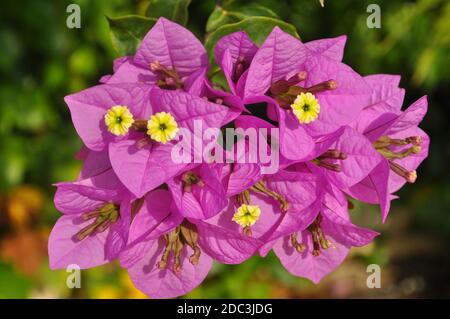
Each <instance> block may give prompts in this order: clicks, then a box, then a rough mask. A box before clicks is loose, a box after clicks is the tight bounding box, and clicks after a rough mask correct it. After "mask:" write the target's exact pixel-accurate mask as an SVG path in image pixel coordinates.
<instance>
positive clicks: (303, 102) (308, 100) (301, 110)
mask: <svg viewBox="0 0 450 319" xmlns="http://www.w3.org/2000/svg"><path fill="white" fill-rule="evenodd" d="M291 108H292V110H293V111H294V114H295V116H296V117H297V119H298V121H299V122H300V123H302V124H309V123H311V122H314V121H315V120H317V118H318V117H319V113H320V104H319V101H318V100H317V98H316V97H315V96H314V94H311V93H300V94H299V95H297V98H296V99H295V100H294V103H292V104H291Z"/></svg>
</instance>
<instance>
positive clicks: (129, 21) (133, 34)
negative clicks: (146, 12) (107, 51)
mask: <svg viewBox="0 0 450 319" xmlns="http://www.w3.org/2000/svg"><path fill="white" fill-rule="evenodd" d="M106 18H107V19H108V22H109V27H110V33H111V41H112V44H113V47H114V49H115V50H116V51H117V52H118V53H119V54H120V55H130V54H134V53H135V52H136V49H137V47H138V46H139V43H140V42H141V40H142V39H143V38H144V36H145V35H146V34H147V32H148V31H149V30H150V28H151V27H153V25H154V24H155V23H156V19H154V18H148V17H143V16H137V15H127V16H123V17H119V18H110V17H106Z"/></svg>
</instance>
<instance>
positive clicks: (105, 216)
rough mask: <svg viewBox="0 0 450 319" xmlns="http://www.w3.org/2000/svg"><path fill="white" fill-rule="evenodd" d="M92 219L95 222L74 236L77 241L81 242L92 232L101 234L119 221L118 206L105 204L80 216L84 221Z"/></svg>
mask: <svg viewBox="0 0 450 319" xmlns="http://www.w3.org/2000/svg"><path fill="white" fill-rule="evenodd" d="M94 218H95V220H94V222H93V223H91V224H90V225H88V226H86V227H84V228H83V229H82V230H80V231H79V232H78V233H77V234H75V238H76V239H77V240H79V241H81V240H83V239H85V238H86V237H87V236H89V235H91V234H93V233H94V232H98V233H101V232H103V231H105V230H106V229H108V228H109V227H110V226H111V225H112V224H114V223H115V222H116V221H117V220H118V219H119V206H118V205H116V204H113V203H107V204H105V205H104V206H102V207H100V208H98V209H96V210H94V211H90V212H86V213H83V214H82V215H81V219H83V220H85V221H88V220H90V219H94Z"/></svg>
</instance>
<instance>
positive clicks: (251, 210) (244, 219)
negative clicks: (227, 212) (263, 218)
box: [232, 204, 261, 227]
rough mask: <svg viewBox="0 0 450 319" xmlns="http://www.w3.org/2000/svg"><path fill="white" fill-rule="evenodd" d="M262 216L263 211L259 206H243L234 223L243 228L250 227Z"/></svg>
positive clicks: (236, 214) (238, 211)
mask: <svg viewBox="0 0 450 319" xmlns="http://www.w3.org/2000/svg"><path fill="white" fill-rule="evenodd" d="M260 215H261V209H260V208H259V206H258V205H246V204H242V205H241V206H240V207H239V208H238V210H237V211H236V213H234V215H233V219H232V221H234V222H236V223H237V224H239V225H240V226H242V227H250V226H252V225H254V224H255V223H256V221H257V220H258V219H259V216H260Z"/></svg>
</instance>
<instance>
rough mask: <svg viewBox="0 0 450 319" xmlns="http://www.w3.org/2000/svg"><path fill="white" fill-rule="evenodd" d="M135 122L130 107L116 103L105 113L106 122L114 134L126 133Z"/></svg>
mask: <svg viewBox="0 0 450 319" xmlns="http://www.w3.org/2000/svg"><path fill="white" fill-rule="evenodd" d="M133 123H134V118H133V114H131V112H130V110H129V109H128V107H126V106H123V105H115V106H113V107H111V108H110V109H109V110H108V112H107V113H106V114H105V124H106V127H107V128H108V131H109V132H110V133H111V134H114V135H117V136H119V135H125V134H127V133H128V130H129V129H130V127H131V125H133Z"/></svg>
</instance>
